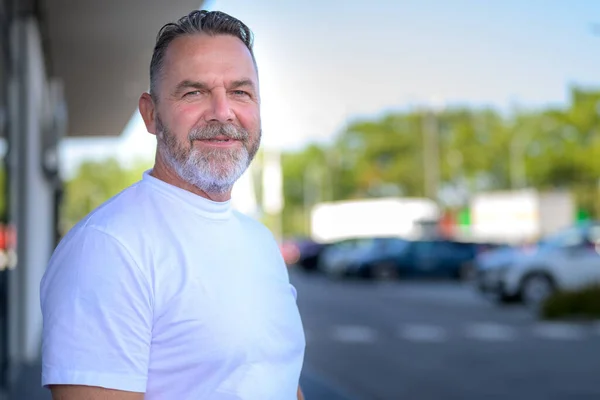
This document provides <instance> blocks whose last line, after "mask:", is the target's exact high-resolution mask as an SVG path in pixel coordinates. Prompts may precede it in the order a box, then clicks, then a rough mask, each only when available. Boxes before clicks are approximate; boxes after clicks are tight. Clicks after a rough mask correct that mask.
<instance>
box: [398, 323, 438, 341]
mask: <svg viewBox="0 0 600 400" xmlns="http://www.w3.org/2000/svg"><path fill="white" fill-rule="evenodd" d="M399 336H400V337H401V338H403V339H406V340H410V341H412V342H425V343H440V342H444V341H445V340H446V339H447V337H448V335H447V334H446V330H445V329H444V328H442V327H440V326H435V325H421V324H409V325H406V326H404V327H401V328H400V330H399Z"/></svg>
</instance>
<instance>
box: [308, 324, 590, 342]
mask: <svg viewBox="0 0 600 400" xmlns="http://www.w3.org/2000/svg"><path fill="white" fill-rule="evenodd" d="M304 332H305V333H304V334H305V338H306V342H307V343H309V342H312V341H313V340H314V339H315V338H317V339H318V336H319V335H318V334H319V332H318V330H315V329H305V331H304ZM396 337H397V338H398V339H402V340H406V341H410V342H415V343H443V342H446V341H448V340H451V339H452V338H460V337H464V338H467V339H472V340H477V341H482V342H510V341H514V340H518V339H527V338H538V339H545V340H559V341H576V340H583V339H595V338H598V337H600V322H599V323H596V324H593V325H591V326H590V325H586V326H583V325H578V324H572V323H560V322H538V323H536V324H534V325H529V326H527V325H526V326H510V325H504V324H499V323H495V322H472V323H467V324H465V325H463V326H462V329H461V327H457V328H456V329H447V328H444V327H443V326H439V325H435V324H426V323H425V324H424V323H405V324H401V325H400V326H398V328H397V330H396ZM329 338H330V339H332V340H334V341H337V342H342V343H364V344H368V343H374V342H376V341H377V340H379V338H380V333H379V332H378V330H377V329H375V328H372V327H370V326H367V325H336V326H333V327H332V330H331V331H330V335H329ZM383 338H385V335H384V336H383Z"/></svg>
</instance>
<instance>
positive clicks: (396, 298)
mask: <svg viewBox="0 0 600 400" xmlns="http://www.w3.org/2000/svg"><path fill="white" fill-rule="evenodd" d="M290 277H291V280H292V283H293V284H294V285H295V286H296V288H297V290H298V305H299V308H300V312H301V314H302V318H303V322H304V326H305V331H306V338H307V351H306V358H305V372H306V374H310V375H312V376H317V377H319V380H320V382H321V383H322V384H323V385H326V386H327V388H329V389H331V390H335V391H336V392H337V393H338V394H340V399H341V398H346V399H348V400H380V399H381V400H396V399H419V400H427V399H435V400H440V399H441V400H446V399H448V400H450V399H457V400H458V399H460V400H470V399H473V400H475V399H477V400H479V399H482V398H485V399H508V398H509V399H511V400H518V399H527V400H537V399H540V400H562V399H579V400H583V399H599V398H600V324H587V325H582V324H573V323H547V322H546V323H544V322H541V321H538V320H537V319H536V318H535V317H534V315H533V313H531V312H530V311H528V310H526V309H524V308H523V307H520V306H510V307H498V306H496V305H494V304H492V303H490V302H488V301H486V300H484V299H482V298H480V297H479V296H478V295H477V294H476V293H475V291H474V290H473V289H472V288H471V287H470V286H468V285H464V284H462V285H461V284H454V283H451V282H418V281H413V282H384V283H374V282H360V281H331V280H329V279H327V278H325V277H323V276H320V275H315V274H303V273H299V271H295V270H292V271H291V273H290ZM307 399H308V400H321V399H322V400H326V399H325V397H322V396H319V395H318V394H315V395H314V397H313V398H310V397H308V396H307Z"/></svg>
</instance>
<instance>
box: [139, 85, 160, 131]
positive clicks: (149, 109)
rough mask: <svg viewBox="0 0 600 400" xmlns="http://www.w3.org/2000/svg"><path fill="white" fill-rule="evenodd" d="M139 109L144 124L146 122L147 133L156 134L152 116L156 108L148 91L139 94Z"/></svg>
mask: <svg viewBox="0 0 600 400" xmlns="http://www.w3.org/2000/svg"><path fill="white" fill-rule="evenodd" d="M139 109H140V114H141V115H142V119H143V120H144V124H146V130H147V131H148V132H149V133H151V134H153V135H156V120H155V118H154V117H155V113H156V108H155V105H154V100H153V99H152V96H150V94H149V93H143V94H142V95H141V96H140V101H139Z"/></svg>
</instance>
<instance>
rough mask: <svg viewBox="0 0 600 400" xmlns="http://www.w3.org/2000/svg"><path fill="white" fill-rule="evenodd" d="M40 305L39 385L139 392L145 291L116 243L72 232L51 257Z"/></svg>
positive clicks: (146, 335)
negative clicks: (79, 386) (40, 364)
mask: <svg viewBox="0 0 600 400" xmlns="http://www.w3.org/2000/svg"><path fill="white" fill-rule="evenodd" d="M40 299H41V306H42V315H43V321H44V325H43V335H42V384H43V385H44V386H49V385H82V386H85V387H88V389H86V390H93V391H98V390H100V389H89V387H98V388H105V389H114V390H116V391H119V390H120V391H129V392H138V393H143V392H145V391H146V383H147V371H148V363H149V357H150V343H151V340H152V321H153V308H154V305H153V292H152V287H151V284H150V283H149V278H148V277H147V276H146V275H145V274H144V273H143V272H142V270H141V269H140V268H139V266H138V263H137V262H136V260H135V259H134V258H133V257H132V255H131V254H130V252H129V250H128V249H127V248H126V247H124V245H123V244H122V243H121V242H119V241H118V240H117V239H116V238H114V237H113V236H111V235H108V234H106V233H104V232H101V231H99V230H97V229H94V228H83V230H82V231H80V232H76V233H75V235H74V236H73V237H71V238H69V239H68V241H67V242H65V243H64V244H61V246H59V248H58V249H57V251H56V252H55V254H54V255H53V257H52V260H51V262H50V265H49V266H48V269H47V271H46V274H45V275H44V279H43V280H42V284H41V293H40ZM59 390H60V391H62V390H63V389H59ZM64 390H65V391H67V392H70V391H73V390H78V389H74V388H66V389H64ZM102 393H103V394H104V395H108V394H109V392H102ZM58 398H60V397H58ZM66 398H67V399H70V397H66ZM75 398H76V397H75ZM81 398H82V399H85V398H86V397H81ZM107 398H112V397H107ZM114 398H115V399H120V397H114ZM125 398H127V397H125ZM134 398H135V397H134ZM90 399H96V397H90Z"/></svg>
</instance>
